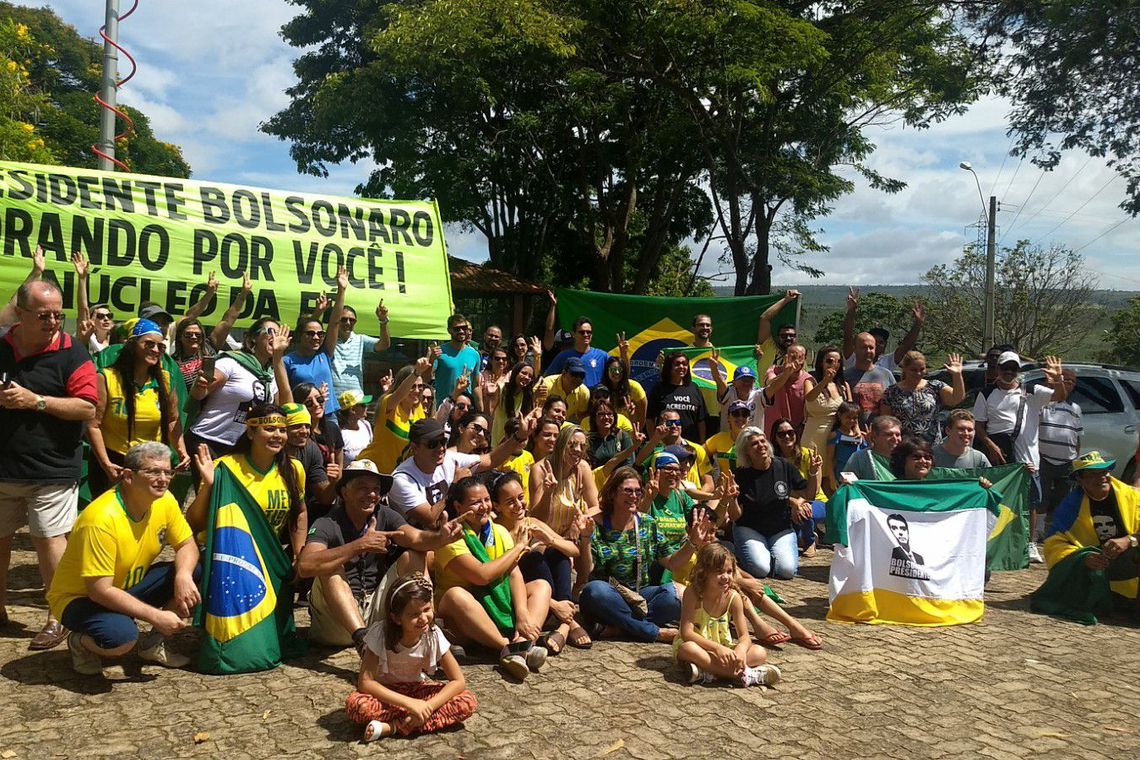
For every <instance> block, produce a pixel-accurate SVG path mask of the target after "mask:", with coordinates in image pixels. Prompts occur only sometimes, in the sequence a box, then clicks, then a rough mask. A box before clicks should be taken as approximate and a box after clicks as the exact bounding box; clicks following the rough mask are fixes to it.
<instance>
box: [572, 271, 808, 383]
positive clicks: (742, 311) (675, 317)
mask: <svg viewBox="0 0 1140 760" xmlns="http://www.w3.org/2000/svg"><path fill="white" fill-rule="evenodd" d="M557 296H558V319H559V322H560V323H561V325H562V327H563V328H564V329H567V330H569V329H570V328H571V327H572V326H573V324H574V320H576V319H578V318H579V317H589V318H590V320H591V323H592V325H593V328H594V340H593V345H594V346H595V347H597V348H601V349H605V350H607V351H609V352H610V353H611V354H616V351H615V350H611V349H613V348H614V346H616V345H617V334H618V333H620V332H624V333H625V336H626V339H627V340H628V341H629V351H630V364H631V368H630V369H631V372H630V374H631V376H632V377H633V379H634V380H637V381H638V382H640V383H641V384H642V385H643V386H645V389H646V390H649V389H650V388H651V387H652V386H654V385H656V384H657V378H658V375H659V373H658V369H657V355H658V354H659V353H660V352H662V351H667V350H669V349H673V348H682V347H685V346H691V345H692V343H693V333H692V331H691V328H692V326H693V318H694V317H695V316H697V315H698V314H707V315H709V316H710V317H712V323H713V333H712V342H713V343H714V344H717V345H720V344H723V345H725V346H748V347H751V346H754V345H755V343H756V338H757V330H758V327H759V323H760V315H761V314H763V313H764V310H765V309H767V308H768V307H769V306H771V305H772V304H774V303H776V302H777V301H779V300H780V298H781V297H782V296H780V295H771V296H747V297H744V298H661V297H656V296H627V295H618V294H615V293H594V292H590V291H584V290H558V291H557ZM797 306H798V301H793V302H791V303H789V304H788V305H787V306H785V307H784V308H783V309H781V310H780V312H779V314H777V315H776V318H775V319H773V320H772V333H773V337H775V333H776V331H777V330H779V328H780V327H781V326H783V325H794V324H795V323H796V316H797ZM749 350H751V348H749ZM769 353H771V352H769ZM770 362H771V359H770V358H769V359H768V362H767V363H770ZM703 363H704V362H702V364H703ZM754 367H755V365H754ZM756 369H757V370H758V372H757V373H758V374H762V372H763V370H767V364H765V366H764V367H763V369H761V368H759V367H756ZM694 375H703V377H704V378H705V379H706V380H710V382H711V378H710V375H709V373H708V368H707V367H705V369H704V371H703V372H702V371H701V370H700V369H699V368H696V369H695V371H694ZM728 379H729V380H731V376H730V377H729V378H728ZM761 379H763V378H761Z"/></svg>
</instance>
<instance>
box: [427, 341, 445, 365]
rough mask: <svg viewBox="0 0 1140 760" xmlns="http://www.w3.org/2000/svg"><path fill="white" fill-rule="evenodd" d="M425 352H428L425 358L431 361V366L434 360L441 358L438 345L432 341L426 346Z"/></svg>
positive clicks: (441, 350)
mask: <svg viewBox="0 0 1140 760" xmlns="http://www.w3.org/2000/svg"><path fill="white" fill-rule="evenodd" d="M427 350H428V353H427V357H428V359H431V361H432V363H433V364H434V363H435V360H436V359H438V358H439V357H441V356H443V349H442V348H440V347H439V344H438V343H436V342H435V341H434V340H433V341H432V342H431V343H429V344H428V349H427Z"/></svg>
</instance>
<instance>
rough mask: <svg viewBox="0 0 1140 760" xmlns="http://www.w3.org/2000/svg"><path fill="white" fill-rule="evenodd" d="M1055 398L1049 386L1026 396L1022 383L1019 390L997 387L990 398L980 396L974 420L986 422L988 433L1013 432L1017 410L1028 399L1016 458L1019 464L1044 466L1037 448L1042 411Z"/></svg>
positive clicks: (1015, 453) (1040, 386) (1044, 386)
mask: <svg viewBox="0 0 1140 760" xmlns="http://www.w3.org/2000/svg"><path fill="white" fill-rule="evenodd" d="M1052 398H1053V389H1052V388H1050V387H1049V386H1047V385H1037V386H1034V388H1033V393H1026V391H1025V387H1024V386H1023V385H1021V384H1020V383H1019V384H1018V386H1017V387H1016V388H1012V389H1010V390H1004V389H1002V388H994V389H993V390H991V391H990V395H989V396H983V395H982V394H980V393H979V394H978V398H977V400H975V401H974V419H976V420H977V421H978V422H984V423H986V433H988V434H992V433H1011V432H1013V428H1014V426H1015V425H1016V424H1017V408H1018V406H1019V405H1020V403H1021V399H1025V401H1026V404H1025V415H1024V418H1023V420H1022V422H1021V433H1020V435H1018V436H1017V440H1015V441H1014V442H1013V456H1014V459H1016V460H1017V461H1018V462H1021V463H1023V464H1032V465H1033V466H1034V467H1040V466H1041V455H1040V452H1039V450H1038V446H1037V431H1038V429H1039V427H1040V422H1041V410H1042V409H1043V408H1044V407H1045V405H1046V404H1048V403H1049V400H1050V399H1052Z"/></svg>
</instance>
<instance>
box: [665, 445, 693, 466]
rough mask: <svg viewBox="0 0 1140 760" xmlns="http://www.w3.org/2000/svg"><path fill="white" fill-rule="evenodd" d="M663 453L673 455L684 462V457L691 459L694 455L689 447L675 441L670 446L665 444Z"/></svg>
mask: <svg viewBox="0 0 1140 760" xmlns="http://www.w3.org/2000/svg"><path fill="white" fill-rule="evenodd" d="M664 453H665V454H668V455H669V456H671V457H673V458H674V459H676V460H677V461H678V462H684V461H685V460H686V459H692V458H693V457H695V456H696V452H694V451H693V450H692V449H690V448H689V447H687V446H681V445H680V444H676V443H675V444H673V445H672V446H666V447H665V451H664Z"/></svg>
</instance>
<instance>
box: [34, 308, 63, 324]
mask: <svg viewBox="0 0 1140 760" xmlns="http://www.w3.org/2000/svg"><path fill="white" fill-rule="evenodd" d="M36 319H38V320H39V321H41V322H62V321H63V312H62V311H37V312H36Z"/></svg>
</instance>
